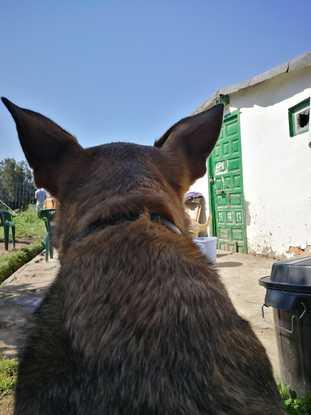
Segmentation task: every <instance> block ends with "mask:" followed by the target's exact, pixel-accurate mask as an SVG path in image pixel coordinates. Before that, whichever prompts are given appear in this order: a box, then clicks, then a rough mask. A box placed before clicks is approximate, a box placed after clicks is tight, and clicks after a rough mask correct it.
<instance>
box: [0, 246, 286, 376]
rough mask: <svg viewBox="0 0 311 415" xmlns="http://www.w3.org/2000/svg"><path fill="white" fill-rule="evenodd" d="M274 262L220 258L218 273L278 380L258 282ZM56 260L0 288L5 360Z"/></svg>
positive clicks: (36, 262)
mask: <svg viewBox="0 0 311 415" xmlns="http://www.w3.org/2000/svg"><path fill="white" fill-rule="evenodd" d="M272 263H273V260H271V259H267V258H263V257H259V256H252V255H242V254H220V255H219V256H218V258H217V264H216V265H215V266H216V268H217V269H218V271H219V273H220V275H221V277H222V279H223V281H224V283H225V285H226V287H227V289H228V291H229V294H230V296H231V298H232V301H233V303H234V305H235V306H236V308H237V310H238V312H239V313H240V315H241V316H243V317H244V318H246V319H248V320H249V321H250V322H251V324H252V326H253V328H254V330H255V332H256V333H257V335H258V337H259V338H260V340H261V341H262V343H263V344H264V346H265V347H266V350H267V352H268V354H269V357H270V359H271V361H272V364H273V368H274V371H275V374H276V376H278V373H279V365H278V359H277V349H276V341H275V338H274V331H273V324H272V312H271V310H268V311H267V312H266V319H265V320H263V319H262V317H261V305H262V303H263V301H264V296H265V290H264V289H263V288H262V287H260V286H259V284H258V278H259V277H262V276H265V275H268V274H270V270H271V265H272ZM58 266H59V265H58V261H57V260H56V259H54V260H52V261H49V262H48V263H46V262H45V261H44V257H43V256H42V255H39V256H37V257H36V258H34V259H33V260H32V261H30V262H29V263H28V264H26V265H25V266H24V267H22V268H21V269H19V270H18V271H17V272H16V273H15V274H13V275H12V276H11V277H10V278H9V279H8V280H6V281H5V283H4V284H3V285H2V286H1V288H0V354H3V355H4V356H5V357H9V356H14V355H15V354H16V346H17V343H18V336H17V332H18V331H19V329H20V328H22V327H23V326H24V325H25V321H26V319H27V316H29V314H30V313H31V312H32V310H33V309H34V308H35V307H36V305H37V304H38V303H39V302H40V299H41V298H42V296H43V294H44V292H45V291H46V289H47V287H48V285H49V284H50V283H51V281H52V280H53V278H54V277H55V275H56V272H57V270H58Z"/></svg>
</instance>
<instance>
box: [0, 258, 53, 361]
mask: <svg viewBox="0 0 311 415" xmlns="http://www.w3.org/2000/svg"><path fill="white" fill-rule="evenodd" d="M58 267H59V265H58V261H57V259H53V260H50V261H49V262H45V259H44V256H43V255H42V254H40V255H38V256H36V257H35V258H34V259H33V260H32V261H30V262H28V264H26V265H24V266H23V267H21V268H20V269H19V270H18V271H16V272H15V273H14V274H12V275H11V277H10V278H8V279H7V280H6V281H5V282H4V283H3V284H2V285H1V288H0V356H1V355H2V356H4V357H14V356H15V355H16V347H17V344H18V342H19V336H18V333H20V329H21V328H23V327H24V325H25V322H26V320H27V318H28V316H29V315H30V314H31V312H32V311H33V310H34V308H35V307H36V306H37V305H38V304H39V302H40V300H41V298H42V296H43V295H44V293H45V291H46V289H47V287H48V286H49V284H50V283H51V282H52V281H53V279H54V277H55V275H56V272H57V270H58Z"/></svg>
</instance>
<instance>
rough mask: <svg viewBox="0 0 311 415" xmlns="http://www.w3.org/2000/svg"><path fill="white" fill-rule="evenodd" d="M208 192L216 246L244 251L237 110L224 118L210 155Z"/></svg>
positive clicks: (245, 249)
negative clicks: (216, 239) (216, 240)
mask: <svg viewBox="0 0 311 415" xmlns="http://www.w3.org/2000/svg"><path fill="white" fill-rule="evenodd" d="M208 168H209V183H210V184H209V194H210V207H211V212H212V226H213V232H214V235H215V236H217V237H218V248H219V249H224V250H228V251H233V252H247V242H246V227H245V212H244V194H243V176H242V157H241V139H240V122H239V113H238V112H237V111H236V112H233V113H231V114H228V115H226V116H225V118H224V123H223V127H222V130H221V133H220V136H219V139H218V142H217V144H216V146H215V148H214V150H213V152H212V154H211V156H210V158H209V166H208Z"/></svg>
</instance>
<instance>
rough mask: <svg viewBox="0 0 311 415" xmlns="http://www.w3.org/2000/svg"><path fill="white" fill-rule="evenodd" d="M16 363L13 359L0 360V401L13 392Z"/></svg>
mask: <svg viewBox="0 0 311 415" xmlns="http://www.w3.org/2000/svg"><path fill="white" fill-rule="evenodd" d="M16 373H17V362H16V360H15V359H4V360H0V399H1V398H3V396H5V395H7V394H9V393H11V392H12V391H13V390H14V387H15V383H16Z"/></svg>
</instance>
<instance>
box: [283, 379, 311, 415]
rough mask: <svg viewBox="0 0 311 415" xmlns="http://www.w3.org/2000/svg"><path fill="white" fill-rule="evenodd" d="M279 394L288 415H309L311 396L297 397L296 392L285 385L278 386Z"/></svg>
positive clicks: (310, 414)
mask: <svg viewBox="0 0 311 415" xmlns="http://www.w3.org/2000/svg"><path fill="white" fill-rule="evenodd" d="M279 392H280V395H281V398H282V401H283V404H284V407H285V410H286V412H287V413H288V414H289V415H311V394H310V395H307V396H303V397H298V396H297V394H296V392H294V391H292V390H290V389H289V388H288V387H287V386H285V385H280V386H279Z"/></svg>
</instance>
